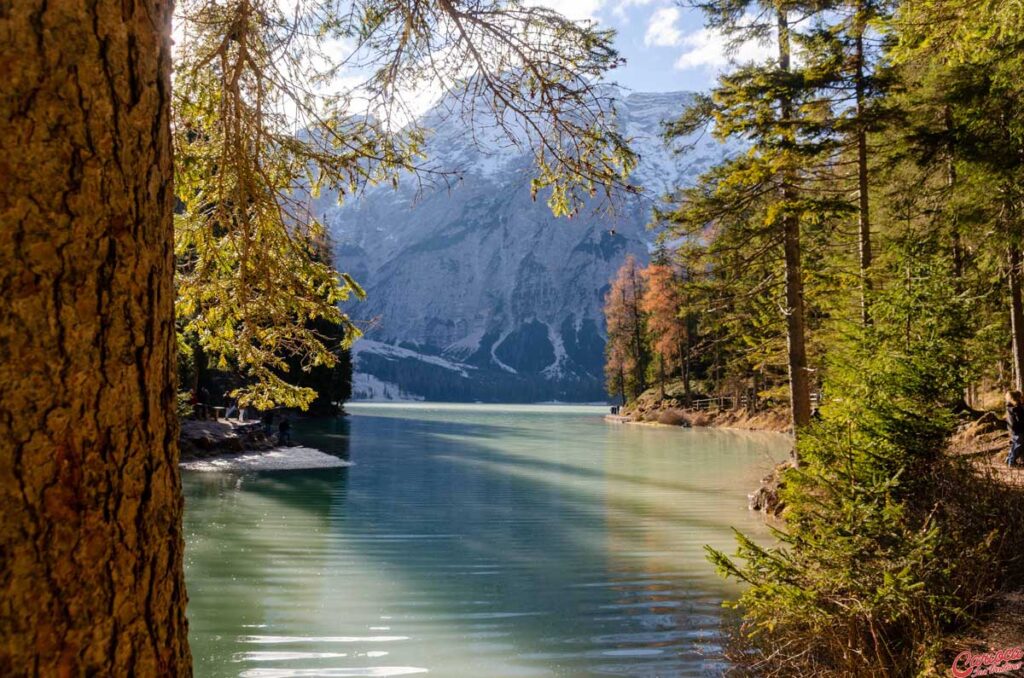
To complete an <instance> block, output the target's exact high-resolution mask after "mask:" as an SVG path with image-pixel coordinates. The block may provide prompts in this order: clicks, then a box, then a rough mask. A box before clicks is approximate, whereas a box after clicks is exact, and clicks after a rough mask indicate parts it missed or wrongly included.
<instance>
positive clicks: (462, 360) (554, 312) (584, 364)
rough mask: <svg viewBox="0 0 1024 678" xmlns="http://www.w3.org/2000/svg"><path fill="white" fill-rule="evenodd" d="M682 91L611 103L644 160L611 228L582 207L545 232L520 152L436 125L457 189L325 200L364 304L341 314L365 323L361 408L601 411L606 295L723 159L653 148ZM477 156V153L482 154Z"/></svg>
mask: <svg viewBox="0 0 1024 678" xmlns="http://www.w3.org/2000/svg"><path fill="white" fill-rule="evenodd" d="M692 96H693V95H692V94H691V93H688V92H668V93H664V92H663V93H643V92H634V93H630V94H627V95H625V96H622V97H621V98H620V99H619V100H618V101H617V102H616V108H617V109H618V117H617V120H618V123H619V124H620V126H621V127H622V131H623V133H624V134H625V136H626V137H627V138H629V139H631V144H632V145H633V147H634V150H636V151H637V152H638V155H639V156H640V157H639V165H638V167H637V169H636V171H635V172H634V173H633V174H632V175H631V177H630V180H631V181H632V182H635V183H638V184H640V185H641V186H643V187H644V188H645V191H644V193H643V194H642V195H641V196H629V197H625V198H623V199H622V201H621V202H620V203H619V205H618V211H617V214H615V215H609V214H607V213H604V212H595V211H594V205H593V204H591V205H587V206H585V207H584V210H583V211H582V212H581V213H580V214H579V215H578V216H576V217H575V218H573V219H555V218H554V217H553V216H552V214H551V212H550V210H549V209H548V208H547V206H546V205H545V204H544V202H543V200H537V201H534V200H533V199H532V198H531V196H530V188H529V187H530V178H531V177H532V176H533V172H534V170H533V165H532V161H531V157H530V154H529V152H527V151H524V150H522V149H519V148H516V147H514V146H510V145H508V144H504V145H503V144H500V143H499V142H497V141H496V140H493V139H491V140H487V139H486V138H484V139H483V140H481V138H480V137H477V138H474V137H472V136H471V135H469V134H467V133H466V131H465V128H464V127H460V121H458V120H457V119H453V118H452V117H445V116H443V115H441V113H440V112H439V111H436V110H434V111H430V112H428V113H427V114H425V116H424V119H423V122H424V125H425V126H426V127H431V125H434V128H433V129H432V134H430V136H428V138H427V141H426V152H427V156H428V157H429V158H430V159H431V161H432V162H433V163H434V164H436V165H437V166H440V167H444V168H446V169H451V170H453V171H455V172H456V173H457V174H458V175H459V177H460V180H459V181H458V183H457V184H455V185H454V186H452V187H451V188H447V187H434V188H427V189H421V188H420V187H418V186H415V184H414V183H413V182H400V184H399V187H398V188H397V189H392V188H390V187H376V188H371V189H369V190H367V191H366V192H365V194H364V195H362V196H361V197H360V198H359V199H358V200H356V201H353V202H350V203H346V204H344V205H341V206H338V205H337V204H336V200H335V196H333V195H331V194H330V193H329V192H325V193H324V195H322V196H321V197H320V198H319V199H318V200H317V201H315V203H314V209H315V210H316V211H317V212H318V213H319V215H320V216H321V217H322V218H323V220H324V221H325V223H326V224H327V225H328V227H329V228H330V231H331V234H332V236H333V240H334V242H335V243H336V246H335V255H336V258H337V263H338V266H339V268H340V269H341V270H345V271H348V272H349V273H351V274H352V275H353V276H354V277H355V278H356V280H358V281H359V282H360V283H361V284H362V286H363V287H364V288H365V289H366V291H367V300H366V301H365V302H362V303H359V304H354V305H351V306H349V307H348V309H347V310H348V311H349V313H350V314H351V315H352V317H353V318H354V319H356V320H357V321H362V322H364V323H367V325H368V326H367V330H366V340H361V341H359V342H357V343H356V346H355V348H354V351H353V354H354V359H355V366H356V373H357V376H356V382H355V386H354V397H355V398H356V399H406V398H408V399H426V400H454V401H484V402H535V401H552V400H559V401H585V402H593V401H596V400H602V399H604V397H605V394H604V388H603V374H602V365H603V349H604V322H603V317H602V314H601V306H602V304H603V296H604V294H605V291H606V290H607V287H608V281H609V280H610V279H611V277H612V276H613V275H614V273H615V271H616V270H617V268H618V267H619V266H620V265H621V263H622V260H623V259H624V258H625V256H626V255H627V254H633V255H634V256H636V257H638V258H639V259H641V260H646V259H647V258H648V256H649V252H650V249H651V247H652V238H651V235H650V234H649V233H648V231H647V229H646V226H647V222H648V220H649V217H650V212H651V206H652V204H653V198H654V197H656V196H658V195H660V194H662V193H664V192H665V191H666V190H668V189H670V188H671V187H673V186H677V185H680V184H686V183H690V182H692V181H693V179H694V178H695V177H696V176H697V175H698V174H699V173H700V172H701V171H702V169H703V168H705V167H706V166H708V165H709V164H710V163H714V162H717V161H718V160H719V159H720V158H721V157H722V155H723V153H725V152H727V150H728V149H727V147H725V146H721V145H719V144H717V143H716V142H713V141H712V140H710V139H705V138H700V137H698V138H695V139H689V140H685V142H686V143H688V144H690V143H692V144H693V145H694V148H693V149H692V150H689V151H688V152H687V153H686V154H685V155H681V154H679V153H677V152H676V151H678V149H679V148H680V146H679V145H678V144H677V146H676V148H669V147H667V146H665V145H664V144H663V143H662V141H661V138H660V133H661V122H662V121H663V120H666V119H669V118H671V117H673V116H675V115H678V114H679V113H680V112H682V110H683V108H684V107H685V105H686V104H687V103H688V102H689V101H690V100H691V99H690V98H691V97H692ZM481 146H483V147H481Z"/></svg>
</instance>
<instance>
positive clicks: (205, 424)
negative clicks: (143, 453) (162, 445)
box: [178, 419, 276, 461]
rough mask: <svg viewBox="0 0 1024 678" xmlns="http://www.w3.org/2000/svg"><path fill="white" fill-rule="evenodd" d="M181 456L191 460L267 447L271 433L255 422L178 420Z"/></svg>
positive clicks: (270, 442) (272, 443)
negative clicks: (267, 432)
mask: <svg viewBox="0 0 1024 678" xmlns="http://www.w3.org/2000/svg"><path fill="white" fill-rule="evenodd" d="M178 445H179V449H180V450H181V460H182V461H191V460H194V459H202V458H205V457H212V456H217V455H223V454H230V453H240V452H254V451H265V450H271V449H273V448H274V447H275V446H276V442H275V441H274V439H273V437H272V436H267V435H266V434H264V432H263V427H262V426H261V425H260V423H259V422H255V421H254V422H235V421H230V420H227V419H218V420H197V419H185V420H183V421H182V422H181V431H180V434H179V443H178Z"/></svg>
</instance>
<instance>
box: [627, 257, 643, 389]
mask: <svg viewBox="0 0 1024 678" xmlns="http://www.w3.org/2000/svg"><path fill="white" fill-rule="evenodd" d="M630 277H631V279H632V283H633V305H632V306H631V307H630V312H631V313H632V315H633V349H634V351H635V352H636V395H637V397H639V396H640V394H642V393H643V392H644V391H646V390H647V355H646V351H644V338H643V332H644V327H643V316H642V315H641V313H640V296H641V294H640V281H639V280H638V279H637V275H636V267H635V266H634V267H633V268H632V270H631V271H630Z"/></svg>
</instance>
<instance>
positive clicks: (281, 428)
mask: <svg viewBox="0 0 1024 678" xmlns="http://www.w3.org/2000/svg"><path fill="white" fill-rule="evenodd" d="M277 432H278V437H277V440H278V444H279V445H291V444H292V423H291V422H290V421H288V417H284V418H282V419H281V423H280V424H278V425H277Z"/></svg>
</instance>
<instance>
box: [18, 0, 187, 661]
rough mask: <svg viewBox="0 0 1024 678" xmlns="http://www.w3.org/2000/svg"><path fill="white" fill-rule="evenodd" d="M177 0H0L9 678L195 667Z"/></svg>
mask: <svg viewBox="0 0 1024 678" xmlns="http://www.w3.org/2000/svg"><path fill="white" fill-rule="evenodd" d="M170 12H171V3H170V2H162V1H161V0H90V1H88V2H83V1H82V0H0V82H2V83H3V85H2V87H0V224H2V229H0V279H2V283H3V287H2V289H3V294H2V295H0V441H2V442H0V506H2V507H3V520H2V522H0V675H4V676H9V675H44V676H71V675H96V676H100V675H102V676H122V675H140V676H157V675H159V676H167V675H188V674H190V673H191V665H190V660H189V653H188V644H187V638H186V632H187V625H186V621H185V600H186V595H185V588H184V579H183V571H182V551H183V540H182V532H181V514H182V498H181V488H180V477H179V473H178V468H177V461H178V459H177V455H178V452H177V442H176V438H177V436H176V433H177V424H176V422H175V420H174V398H175V391H174V383H173V366H174V323H173V287H172V277H171V276H172V263H173V261H172V223H171V218H172V217H171V215H172V185H171V170H172V165H171V162H172V160H171V142H170V128H169V119H170V118H169V101H170V77H169V73H170V62H169V59H170Z"/></svg>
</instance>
